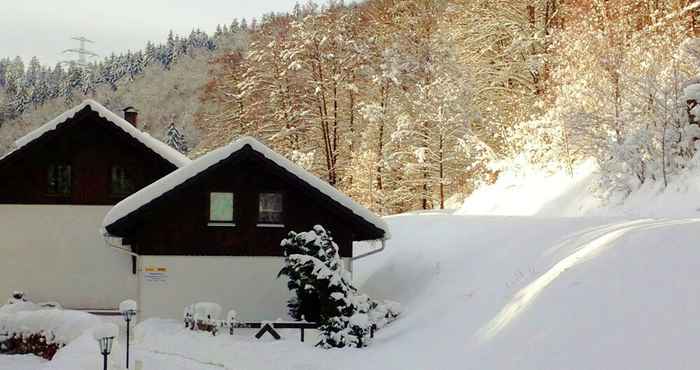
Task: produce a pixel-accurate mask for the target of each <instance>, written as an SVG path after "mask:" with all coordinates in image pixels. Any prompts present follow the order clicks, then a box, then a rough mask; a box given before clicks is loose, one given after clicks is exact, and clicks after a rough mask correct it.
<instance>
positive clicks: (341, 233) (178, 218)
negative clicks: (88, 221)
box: [103, 137, 389, 320]
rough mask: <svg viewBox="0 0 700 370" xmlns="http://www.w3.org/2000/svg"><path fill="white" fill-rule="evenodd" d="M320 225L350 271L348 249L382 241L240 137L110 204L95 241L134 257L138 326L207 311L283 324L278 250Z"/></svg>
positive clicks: (304, 175) (319, 189)
mask: <svg viewBox="0 0 700 370" xmlns="http://www.w3.org/2000/svg"><path fill="white" fill-rule="evenodd" d="M317 224H320V225H323V226H324V227H325V228H326V229H327V230H329V231H331V232H332V235H333V237H334V239H335V241H336V243H337V244H338V246H339V251H340V255H341V257H342V258H343V261H344V264H345V266H346V268H347V269H348V270H352V258H353V242H355V241H363V240H381V241H383V240H385V239H388V238H389V231H388V228H387V225H386V224H385V223H384V221H383V220H382V219H381V218H379V217H378V216H376V215H374V214H373V213H372V212H370V211H368V210H367V209H365V208H364V207H362V206H360V205H358V204H357V203H355V202H354V201H352V200H351V199H350V198H349V197H347V196H346V195H344V194H342V193H340V192H339V191H337V190H336V189H335V188H333V187H332V186H330V185H329V184H328V183H326V182H324V181H322V180H320V179H319V178H317V177H316V176H314V175H312V174H311V173H309V172H307V171H306V170H304V169H302V168H301V167H299V166H298V165H296V164H294V163H292V162H291V161H289V160H287V159H285V158H284V157H282V156H280V155H279V154H277V153H275V152H273V151H272V150H271V149H269V148H268V147H266V146H265V145H263V144H262V143H260V142H258V141H257V140H255V139H253V138H250V137H244V138H241V139H239V140H237V141H235V142H233V143H231V144H229V145H227V146H225V147H221V148H219V149H216V150H213V151H211V152H209V153H208V154H206V155H204V156H202V157H200V158H198V159H197V160H195V161H193V162H192V163H190V164H188V165H187V166H184V167H182V168H180V169H178V170H176V171H174V172H172V173H170V174H169V175H167V176H165V177H163V178H162V179H160V180H158V181H156V182H154V183H153V184H151V185H149V186H147V187H145V188H144V189H142V190H140V191H138V192H136V193H134V194H133V195H131V196H130V197H128V198H126V199H125V200H123V201H121V202H120V203H118V204H117V205H116V206H115V207H114V208H113V209H112V210H111V211H110V212H109V213H108V214H107V215H106V217H105V219H104V222H103V227H104V233H105V235H106V236H107V237H108V238H109V239H112V238H121V244H122V245H123V247H125V248H129V249H130V252H131V253H133V254H135V255H138V256H139V257H138V268H137V270H138V281H139V289H138V294H139V295H138V300H139V302H140V309H141V318H146V317H152V316H159V317H171V318H180V317H181V316H182V310H183V308H184V307H185V306H186V305H188V304H191V303H194V302H200V301H212V302H217V303H219V304H221V305H223V306H224V307H225V308H226V309H235V310H236V311H237V312H238V314H239V317H240V318H241V319H244V320H274V319H276V318H284V317H287V308H286V303H287V300H288V298H289V292H288V290H287V286H286V281H285V280H284V278H278V277H277V274H278V272H279V271H280V269H281V268H282V265H283V260H284V258H283V256H282V249H281V247H280V242H281V241H282V239H283V238H285V237H286V236H287V234H288V232H289V231H292V230H293V231H307V230H310V229H311V228H312V227H313V226H314V225H317Z"/></svg>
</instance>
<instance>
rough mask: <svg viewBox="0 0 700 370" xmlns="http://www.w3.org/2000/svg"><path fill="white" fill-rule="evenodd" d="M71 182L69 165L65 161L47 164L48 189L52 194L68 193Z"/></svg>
mask: <svg viewBox="0 0 700 370" xmlns="http://www.w3.org/2000/svg"><path fill="white" fill-rule="evenodd" d="M72 185H73V183H72V180H71V167H70V165H69V164H65V163H60V164H59V163H55V164H51V165H49V171H48V191H49V194H54V195H69V194H70V193H71V187H72Z"/></svg>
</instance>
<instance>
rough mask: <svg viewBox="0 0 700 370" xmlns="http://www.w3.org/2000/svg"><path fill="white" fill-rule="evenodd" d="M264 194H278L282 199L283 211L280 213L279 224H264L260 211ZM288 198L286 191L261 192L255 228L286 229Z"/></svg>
mask: <svg viewBox="0 0 700 370" xmlns="http://www.w3.org/2000/svg"><path fill="white" fill-rule="evenodd" d="M263 194H278V195H279V196H280V197H281V198H282V209H281V210H280V211H279V220H278V221H279V222H264V221H262V220H261V219H260V218H261V215H262V210H261V209H260V206H261V204H260V202H261V200H262V195H263ZM286 198H287V194H286V193H285V192H284V191H280V190H267V191H261V192H259V193H258V204H257V207H256V210H257V215H256V219H255V221H256V224H255V226H257V227H263V228H284V227H285V224H286V223H285V218H286V216H285V214H286V212H285V209H286V207H285V203H286Z"/></svg>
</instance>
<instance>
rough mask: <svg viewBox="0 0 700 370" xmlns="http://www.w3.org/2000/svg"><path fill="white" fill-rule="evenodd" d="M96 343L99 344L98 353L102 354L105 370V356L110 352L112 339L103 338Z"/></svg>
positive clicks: (105, 369) (105, 368)
mask: <svg viewBox="0 0 700 370" xmlns="http://www.w3.org/2000/svg"><path fill="white" fill-rule="evenodd" d="M97 342H98V343H99V344H100V353H102V358H103V359H104V370H107V356H109V354H110V353H111V352H112V343H113V342H114V337H103V338H100V339H98V340H97Z"/></svg>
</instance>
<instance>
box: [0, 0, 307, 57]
mask: <svg viewBox="0 0 700 370" xmlns="http://www.w3.org/2000/svg"><path fill="white" fill-rule="evenodd" d="M295 2H296V0H252V1H251V0H116V1H103V0H19V1H3V2H2V4H1V5H0V57H6V56H9V57H14V56H16V55H19V56H21V57H22V59H24V61H25V63H26V62H28V61H29V59H30V58H31V57H32V56H37V57H39V59H40V61H41V62H42V63H43V64H50V65H53V64H55V63H56V62H58V61H60V60H65V59H66V58H70V57H68V56H66V55H62V54H61V51H63V50H65V49H69V48H77V47H78V46H79V45H78V42H77V41H72V40H71V39H70V38H71V37H73V36H85V37H87V38H89V39H91V40H94V41H95V43H94V44H89V48H90V49H91V50H93V51H95V52H96V53H98V54H100V56H101V57H105V56H107V55H109V54H110V53H111V52H123V51H126V50H128V49H131V50H136V49H141V48H143V47H144V46H145V44H146V41H148V40H153V41H155V42H163V41H165V39H166V37H167V35H168V31H169V30H171V29H172V30H173V31H175V32H176V33H179V34H189V32H190V31H191V30H192V29H193V28H200V29H202V30H204V31H207V32H212V31H214V30H215V29H216V25H217V24H224V23H225V24H229V23H231V21H232V20H233V18H239V19H240V18H246V19H248V20H250V19H251V18H254V17H255V18H259V17H260V15H262V14H264V13H269V12H272V11H274V12H283V11H289V10H291V9H292V7H293V5H294V3H295Z"/></svg>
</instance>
